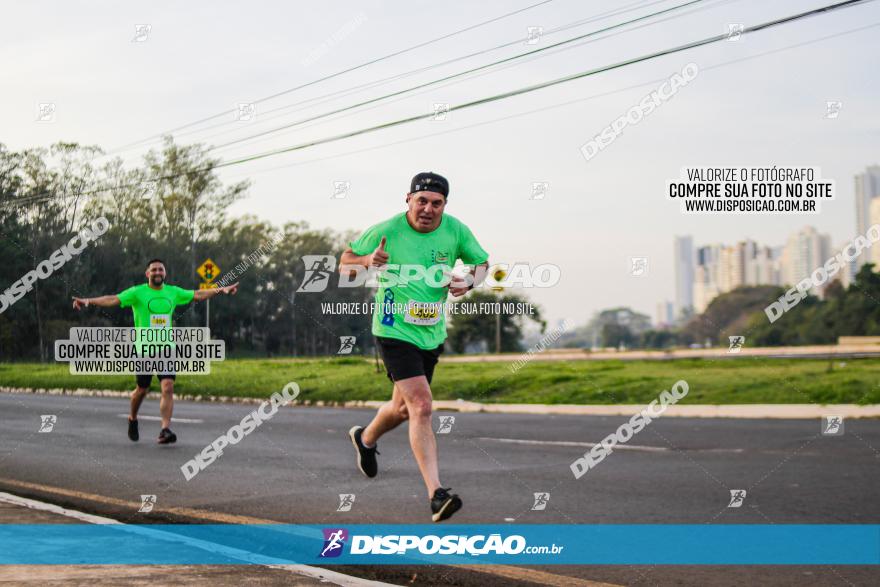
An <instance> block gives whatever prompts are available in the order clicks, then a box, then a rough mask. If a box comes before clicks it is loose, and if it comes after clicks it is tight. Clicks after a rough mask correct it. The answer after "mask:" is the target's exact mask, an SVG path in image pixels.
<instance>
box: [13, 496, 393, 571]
mask: <svg viewBox="0 0 880 587" xmlns="http://www.w3.org/2000/svg"><path fill="white" fill-rule="evenodd" d="M7 496H8V494H3V493H0V524H82V523H83V522H84V520H82V519H77V518H74V517H70V516H68V515H64V514H61V513H55V512H52V511H46V510H42V509H35V508H33V507H28V506H27V505H20V504H19V503H10V501H17V500H12V498H10V497H7ZM21 501H28V500H21ZM57 509H60V510H63V508H57ZM72 513H74V514H75V513H77V512H72ZM313 569H314V570H315V571H318V572H322V573H323V572H324V569H317V568H313ZM334 579H335V580H334ZM0 585H34V586H36V585H40V586H44V585H59V586H60V585H64V586H69V585H72V586H80V585H81V586H84V587H85V586H88V587H96V586H97V587H103V586H105V585H106V586H111V585H112V586H116V585H133V586H141V585H143V586H144V587H155V586H156V585H162V586H165V585H171V586H184V585H186V586H189V585H210V586H211V587H239V586H240V585H256V586H258V587H270V586H271V587H275V586H279V587H280V586H282V585H301V586H306V585H308V586H325V587H326V586H327V585H345V586H350V587H361V586H364V587H366V586H369V585H373V586H379V585H387V583H379V582H374V581H365V580H362V579H357V578H355V577H348V576H347V575H339V574H338V573H331V572H329V571H327V572H326V574H325V577H324V578H321V577H317V576H315V577H309V576H305V575H303V574H301V573H300V572H298V571H297V570H296V569H289V568H272V567H267V566H262V565H2V564H0Z"/></svg>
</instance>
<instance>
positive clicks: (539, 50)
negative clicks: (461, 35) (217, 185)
mask: <svg viewBox="0 0 880 587" xmlns="http://www.w3.org/2000/svg"><path fill="white" fill-rule="evenodd" d="M704 1H705V0H688V1H687V2H684V3H683V4H678V5H676V6H672V7H670V8H664V9H663V10H659V11H657V12H652V13H650V14H647V15H644V16H640V17H638V18H634V19H631V20H627V21H624V22H621V23H618V24H614V25H611V26H607V27H605V28H602V29H598V30H595V31H591V32H589V33H585V34H583V35H578V36H576V37H572V38H570V39H566V40H564V41H560V42H558V43H554V44H552V45H547V46H546V47H539V48H537V49H533V50H531V51H526V52H525V53H520V54H519V55H513V56H510V57H505V58H504V59H499V60H497V61H494V62H492V63H487V64H485V65H480V66H478V67H474V68H471V69H467V70H465V71H462V72H459V73H454V74H451V75H447V76H444V77H441V78H438V79H436V80H433V81H429V82H425V83H423V84H418V85H416V86H413V87H410V88H406V89H403V90H398V91H396V92H391V93H389V94H385V95H384V96H378V97H376V98H370V99H369V100H364V101H362V102H358V103H357V104H353V105H350V106H345V107H343V108H337V109H336V110H331V111H330V112H325V113H324V114H318V115H316V116H311V117H309V118H304V119H301V120H298V121H296V122H291V123H289V124H285V125H283V126H279V127H277V128H274V129H269V130H265V131H261V132H258V133H255V134H252V135H249V136H246V137H241V138H238V139H234V140H231V141H229V142H226V143H223V144H220V145H217V146H214V147H211V148H209V149H208V151H216V150H218V149H223V148H225V147H229V146H231V145H235V144H238V143H241V142H243V141H248V140H251V139H255V138H259V137H263V136H266V135H269V134H274V133H276V132H279V131H282V130H287V129H289V128H293V127H295V126H299V125H301V124H304V123H306V122H312V121H315V120H320V119H322V118H326V117H328V116H332V115H333V114H339V113H340V112H346V111H348V110H353V109H355V108H359V107H361V106H366V105H367V104H373V103H375V102H380V101H382V100H386V99H388V98H392V97H394V96H400V95H402V94H406V93H409V92H412V91H415V90H418V89H422V88H426V87H430V86H433V85H436V84H439V83H441V82H444V81H449V80H451V79H455V78H458V77H462V76H464V75H467V74H471V73H474V72H477V71H482V70H485V69H488V68H491V67H494V66H496V65H501V64H503V63H508V62H510V61H514V60H517V59H522V58H523V57H527V56H531V55H536V54H538V53H542V52H544V51H549V50H550V49H554V48H556V47H560V46H563V45H568V44H570V43H573V42H575V41H580V40H583V39H586V38H589V37H591V36H594V35H598V34H601V33H604V32H608V31H610V30H614V29H617V28H620V27H623V26H626V25H629V24H633V23H636V22H639V21H641V20H645V19H649V18H653V17H655V16H659V15H661V14H666V13H668V12H672V11H675V10H679V9H681V8H685V7H687V6H692V5H694V4H698V3H700V2H704Z"/></svg>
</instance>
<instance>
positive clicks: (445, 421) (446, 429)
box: [437, 416, 455, 434]
mask: <svg viewBox="0 0 880 587" xmlns="http://www.w3.org/2000/svg"><path fill="white" fill-rule="evenodd" d="M453 424H455V416H440V426H439V427H438V428H437V434H449V433H450V432H452V425H453Z"/></svg>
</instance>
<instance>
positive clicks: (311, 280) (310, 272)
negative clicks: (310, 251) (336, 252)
mask: <svg viewBox="0 0 880 587" xmlns="http://www.w3.org/2000/svg"><path fill="white" fill-rule="evenodd" d="M303 264H304V265H305V267H306V273H305V275H304V276H303V280H302V283H301V284H300V285H299V289H297V290H296V292H297V293H315V292H320V291H324V290H325V289H327V284H328V283H330V275H331V274H332V273H333V272H334V271H335V270H336V257H334V256H332V255H303Z"/></svg>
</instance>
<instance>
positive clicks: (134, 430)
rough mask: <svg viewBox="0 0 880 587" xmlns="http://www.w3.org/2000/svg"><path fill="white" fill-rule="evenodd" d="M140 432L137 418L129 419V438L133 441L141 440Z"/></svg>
mask: <svg viewBox="0 0 880 587" xmlns="http://www.w3.org/2000/svg"><path fill="white" fill-rule="evenodd" d="M140 437H141V435H140V433H139V432H138V421H137V420H129V421H128V439H129V440H131V441H132V442H137V441H138V440H140Z"/></svg>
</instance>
